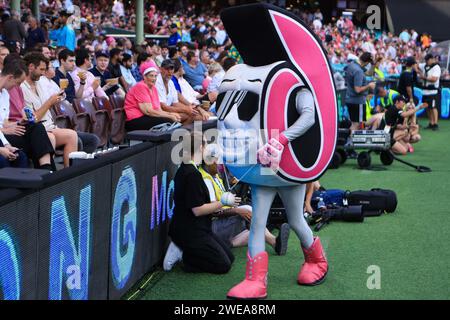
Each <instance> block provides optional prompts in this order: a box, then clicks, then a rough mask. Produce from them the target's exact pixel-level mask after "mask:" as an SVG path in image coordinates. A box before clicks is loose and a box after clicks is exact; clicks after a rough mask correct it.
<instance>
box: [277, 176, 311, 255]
mask: <svg viewBox="0 0 450 320" xmlns="http://www.w3.org/2000/svg"><path fill="white" fill-rule="evenodd" d="M305 190H306V185H304V184H301V185H298V186H293V187H281V188H278V193H279V194H280V197H281V200H282V201H283V204H284V207H285V209H286V215H287V218H288V222H289V225H290V227H291V229H292V230H294V232H295V233H296V234H297V237H298V238H299V239H300V242H301V244H302V247H303V248H310V247H311V245H312V244H313V242H314V238H313V233H312V231H311V228H310V227H309V226H308V223H307V222H306V220H305V217H304V216H303V202H304V199H305Z"/></svg>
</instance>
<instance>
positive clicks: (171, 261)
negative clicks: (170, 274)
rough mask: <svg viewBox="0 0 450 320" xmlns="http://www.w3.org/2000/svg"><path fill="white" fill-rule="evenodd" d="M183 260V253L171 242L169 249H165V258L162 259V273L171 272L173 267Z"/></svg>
mask: <svg viewBox="0 0 450 320" xmlns="http://www.w3.org/2000/svg"><path fill="white" fill-rule="evenodd" d="M182 258H183V251H181V249H180V248H178V247H177V246H176V244H175V243H173V241H171V242H170V244H169V247H168V248H167V252H166V256H165V257H164V262H163V269H164V271H170V270H172V268H173V266H174V265H175V264H176V263H177V262H178V261H181V259H182Z"/></svg>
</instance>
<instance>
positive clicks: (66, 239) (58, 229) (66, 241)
mask: <svg viewBox="0 0 450 320" xmlns="http://www.w3.org/2000/svg"><path fill="white" fill-rule="evenodd" d="M79 210H80V214H79V223H78V237H77V238H78V243H77V244H76V243H75V239H74V234H73V232H72V230H73V229H72V226H71V225H70V221H69V216H68V214H67V209H66V202H65V200H64V197H58V198H56V199H55V200H53V203H52V212H51V226H50V268H49V269H50V270H49V293H48V294H49V295H48V298H49V299H50V300H60V299H62V293H63V287H66V290H67V291H68V293H69V296H70V299H73V300H86V299H88V287H89V286H88V284H89V283H88V281H89V256H90V244H89V238H90V221H91V186H90V185H89V186H87V187H85V188H83V189H82V190H81V192H80V209H79ZM73 266H76V267H77V268H78V269H79V270H80V277H81V279H80V284H81V286H80V288H70V287H67V286H66V280H67V277H68V275H67V270H69V269H70V268H71V267H73Z"/></svg>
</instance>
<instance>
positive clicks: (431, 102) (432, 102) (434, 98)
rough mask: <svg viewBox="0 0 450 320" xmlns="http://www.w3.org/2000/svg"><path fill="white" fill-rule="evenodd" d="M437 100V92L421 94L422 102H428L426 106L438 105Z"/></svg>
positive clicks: (433, 106) (434, 106)
mask: <svg viewBox="0 0 450 320" xmlns="http://www.w3.org/2000/svg"><path fill="white" fill-rule="evenodd" d="M438 101H439V95H438V94H433V95H430V96H425V95H424V96H423V97H422V102H424V103H425V102H426V103H428V108H431V109H433V108H437V107H438Z"/></svg>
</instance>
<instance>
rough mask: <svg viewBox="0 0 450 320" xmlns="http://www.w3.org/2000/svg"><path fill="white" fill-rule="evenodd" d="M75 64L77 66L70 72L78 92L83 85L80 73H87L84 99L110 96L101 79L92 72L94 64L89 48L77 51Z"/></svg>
mask: <svg viewBox="0 0 450 320" xmlns="http://www.w3.org/2000/svg"><path fill="white" fill-rule="evenodd" d="M75 64H76V65H77V66H76V67H75V69H74V70H73V71H72V72H70V76H71V77H72V79H73V82H74V83H75V91H76V92H78V89H79V88H80V85H81V79H80V74H82V73H84V74H85V75H86V80H85V83H86V84H85V85H84V90H83V96H82V99H92V98H94V97H105V98H108V96H107V95H106V93H105V90H103V88H102V87H101V86H100V79H99V78H96V77H95V76H94V75H93V74H92V72H90V71H89V70H90V69H91V68H92V67H93V64H92V58H91V55H90V54H89V51H88V50H86V49H79V50H77V51H76V52H75Z"/></svg>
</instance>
